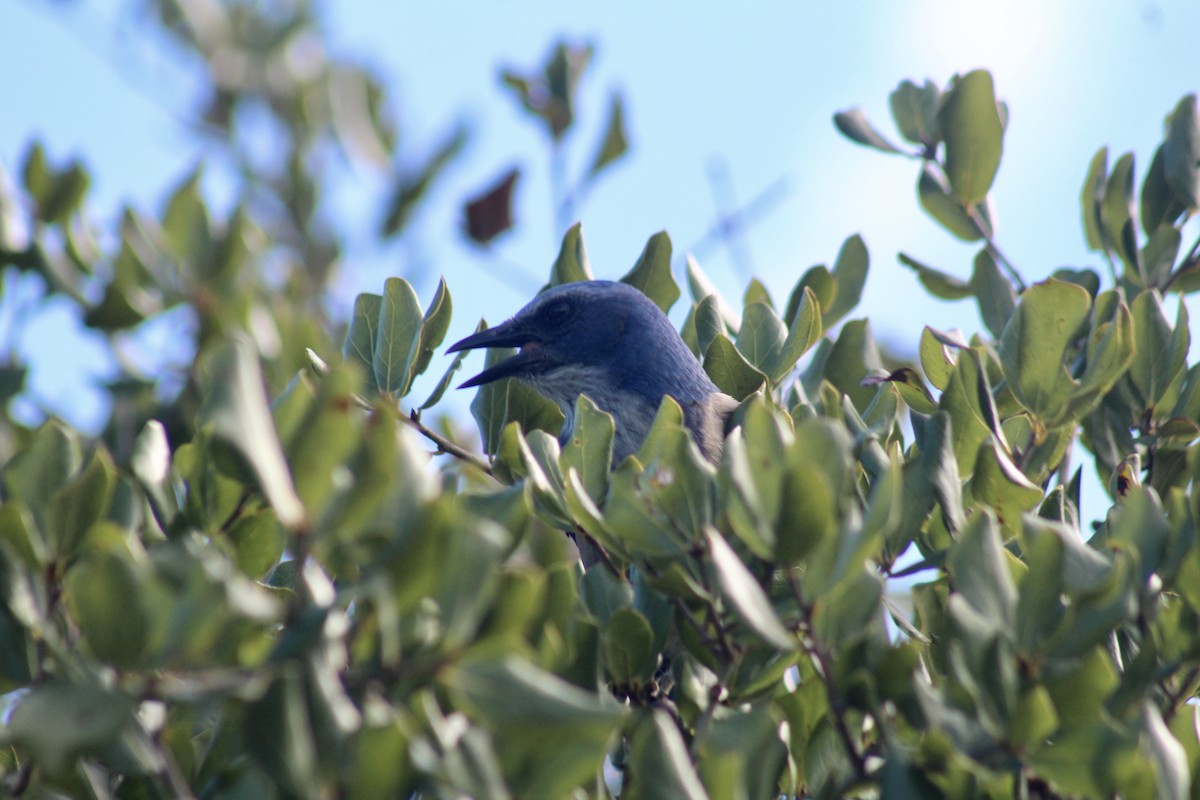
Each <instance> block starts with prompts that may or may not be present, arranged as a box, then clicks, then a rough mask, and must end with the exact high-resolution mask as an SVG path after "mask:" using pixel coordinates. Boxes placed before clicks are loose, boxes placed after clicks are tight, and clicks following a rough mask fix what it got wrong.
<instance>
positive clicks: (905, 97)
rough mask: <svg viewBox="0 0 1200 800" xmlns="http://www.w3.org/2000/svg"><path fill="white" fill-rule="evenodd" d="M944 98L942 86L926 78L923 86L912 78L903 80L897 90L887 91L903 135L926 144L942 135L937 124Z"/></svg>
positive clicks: (912, 140)
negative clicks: (918, 84) (940, 87)
mask: <svg viewBox="0 0 1200 800" xmlns="http://www.w3.org/2000/svg"><path fill="white" fill-rule="evenodd" d="M941 101H942V93H941V90H939V89H938V87H937V84H935V83H934V82H933V81H929V80H927V81H925V85H924V86H917V85H916V84H915V83H913V82H912V81H901V82H900V85H899V86H897V87H896V89H895V91H893V92H892V93H891V94H890V95H888V103H889V105H890V106H891V109H892V118H893V119H894V120H895V121H896V128H897V129H898V130H899V131H900V135H901V136H903V137H904V138H905V139H907V140H908V141H910V142H912V143H913V144H919V145H923V146H925V147H926V148H929V147H932V146H933V145H936V144H937V143H938V141H939V140H940V139H941V137H942V134H941V128H940V125H939V124H938V107H939V106H940V105H941Z"/></svg>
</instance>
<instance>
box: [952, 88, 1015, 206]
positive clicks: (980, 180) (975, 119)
mask: <svg viewBox="0 0 1200 800" xmlns="http://www.w3.org/2000/svg"><path fill="white" fill-rule="evenodd" d="M938 123H939V125H940V126H941V131H942V138H943V139H944V141H945V143H946V177H947V178H948V179H949V181H950V189H951V192H952V193H953V195H954V197H955V198H956V199H957V200H958V201H959V202H960V203H962V204H963V205H965V206H973V205H975V204H977V203H980V202H982V201H983V199H984V198H985V197H987V193H988V190H989V189H990V188H991V186H992V181H993V180H994V179H995V177H996V170H997V169H998V168H999V166H1000V153H1001V150H1002V147H1003V140H1004V126H1003V125H1002V124H1001V122H1000V113H999V111H998V109H997V106H996V92H995V88H994V87H993V86H992V76H991V75H990V74H989V73H988V72H987V71H986V70H975V71H973V72H968V73H967V74H966V75H963V76H962V77H960V78H959V79H958V80H956V81H954V82H953V83H952V84H951V85H950V87H949V89H948V91H947V92H946V94H945V96H944V97H943V98H942V106H941V109H940V110H939V111H938Z"/></svg>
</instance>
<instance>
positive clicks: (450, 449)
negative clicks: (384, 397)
mask: <svg viewBox="0 0 1200 800" xmlns="http://www.w3.org/2000/svg"><path fill="white" fill-rule="evenodd" d="M400 418H401V419H402V420H404V421H406V422H407V423H408V424H409V425H411V426H413V427H414V428H416V429H417V432H418V433H420V434H421V435H422V436H424V437H425V438H426V439H428V440H429V441H431V442H433V443H434V444H436V445H437V446H438V449H437V450H436V451H435V452H434V455H443V454H444V455H448V456H454V457H455V458H457V459H458V460H459V461H465V462H466V463H468V464H470V465H471V466H473V467H476V468H478V469H481V470H483V471H484V472H485V473H487V474H488V475H491V476H492V477H495V476H494V475H493V473H492V465H491V464H489V463H488V462H487V461H486V460H485V459H484V458H483V457H482V456H479V455H476V454H475V453H472V452H471V451H470V450H467V449H466V448H464V447H462V446H461V445H457V444H455V443H454V442H452V441H450V440H449V439H447V438H446V437H445V436H442V435H441V434H440V433H438V432H437V431H434V430H430V429H429V428H427V427H426V426H425V425H424V423H422V422H421V410H420V409H416V408H414V409H413V410H412V411H411V412H410V413H409V414H408V416H407V417H406V416H404V415H401V416H400Z"/></svg>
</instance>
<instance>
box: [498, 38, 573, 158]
mask: <svg viewBox="0 0 1200 800" xmlns="http://www.w3.org/2000/svg"><path fill="white" fill-rule="evenodd" d="M593 52H594V49H593V47H592V45H590V44H584V45H576V44H571V43H568V42H565V41H560V42H558V43H557V44H556V45H555V46H554V50H553V51H552V52H551V54H550V59H549V60H548V61H547V63H546V66H545V67H544V68H543V70H542V72H541V73H533V74H526V75H522V74H520V73H518V72H516V71H515V70H511V69H507V70H504V71H503V72H502V73H501V79H502V80H503V82H504V85H505V86H508V87H509V88H510V89H512V90H513V91H515V92H516V93H517V97H518V99H520V101H521V104H522V105H523V106H524V107H525V109H526V110H527V111H529V112H530V113H531V114H533V115H534V116H536V117H539V118H540V119H541V120H542V122H543V123H544V124H545V125H546V129H547V132H548V133H549V134H550V136H551V138H553V139H555V140H558V139H561V138H562V136H563V134H564V133H566V132H567V130H568V129H569V128H570V127H571V124H572V123H573V122H574V121H575V90H576V87H577V86H578V84H579V79H580V78H581V77H582V76H583V73H584V70H586V69H587V66H588V64H589V63H590V62H591V60H592V54H593Z"/></svg>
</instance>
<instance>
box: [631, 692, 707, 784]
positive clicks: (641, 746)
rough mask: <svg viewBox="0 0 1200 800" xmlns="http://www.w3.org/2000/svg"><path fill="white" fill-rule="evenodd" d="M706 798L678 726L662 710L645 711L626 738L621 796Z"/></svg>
mask: <svg viewBox="0 0 1200 800" xmlns="http://www.w3.org/2000/svg"><path fill="white" fill-rule="evenodd" d="M663 797H671V798H676V799H677V800H708V793H707V792H706V791H705V790H704V784H702V783H701V782H700V776H699V775H697V774H696V768H695V767H694V766H693V765H692V759H691V758H690V757H689V756H688V749H687V745H686V744H685V743H684V741H683V737H682V736H681V735H680V733H679V728H678V727H676V725H675V723H674V722H672V721H671V718H670V717H669V716H667V714H666V712H664V711H657V710H651V711H645V712H643V713H642V718H641V720H639V721H638V724H637V727H635V728H634V729H633V734H632V736H631V737H630V742H629V762H628V767H627V769H626V776H625V781H624V784H623V786H622V788H621V798H622V800H655V799H656V798H663Z"/></svg>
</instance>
